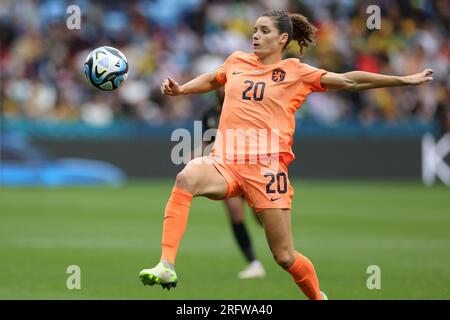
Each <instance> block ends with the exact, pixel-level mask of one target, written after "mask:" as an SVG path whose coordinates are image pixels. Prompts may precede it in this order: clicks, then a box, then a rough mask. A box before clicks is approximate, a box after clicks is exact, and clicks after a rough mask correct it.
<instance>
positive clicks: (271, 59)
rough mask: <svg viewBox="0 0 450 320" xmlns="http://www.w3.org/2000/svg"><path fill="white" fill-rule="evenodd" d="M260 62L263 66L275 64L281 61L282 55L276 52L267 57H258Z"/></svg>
mask: <svg viewBox="0 0 450 320" xmlns="http://www.w3.org/2000/svg"><path fill="white" fill-rule="evenodd" d="M258 61H259V62H261V63H262V64H267V65H268V64H274V63H277V62H280V61H281V53H279V52H275V53H273V54H270V55H268V56H265V57H262V58H261V57H258Z"/></svg>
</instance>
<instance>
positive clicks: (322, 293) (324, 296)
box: [320, 291, 328, 300]
mask: <svg viewBox="0 0 450 320" xmlns="http://www.w3.org/2000/svg"><path fill="white" fill-rule="evenodd" d="M320 295H321V296H322V300H328V297H327V295H326V294H325V292H323V291H320Z"/></svg>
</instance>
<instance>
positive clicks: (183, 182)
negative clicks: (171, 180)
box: [175, 170, 195, 194]
mask: <svg viewBox="0 0 450 320" xmlns="http://www.w3.org/2000/svg"><path fill="white" fill-rule="evenodd" d="M193 180H194V179H193V177H191V175H190V174H189V173H188V172H186V171H185V170H183V171H181V172H179V173H178V174H177V177H176V178H175V186H177V187H178V188H180V189H183V190H186V191H188V192H189V193H191V194H193V192H194V188H195V183H194V181H193Z"/></svg>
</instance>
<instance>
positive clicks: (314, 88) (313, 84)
mask: <svg viewBox="0 0 450 320" xmlns="http://www.w3.org/2000/svg"><path fill="white" fill-rule="evenodd" d="M299 72H300V75H299V76H300V81H301V82H303V84H304V85H305V86H306V87H307V88H309V89H310V90H311V92H323V91H326V90H327V88H326V87H324V86H323V85H322V83H321V78H322V76H323V75H324V74H326V73H327V71H326V70H323V69H318V68H315V67H312V66H310V65H308V64H305V63H300V70H299Z"/></svg>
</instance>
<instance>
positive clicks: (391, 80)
mask: <svg viewBox="0 0 450 320" xmlns="http://www.w3.org/2000/svg"><path fill="white" fill-rule="evenodd" d="M432 74H433V70H431V69H425V70H423V71H422V72H420V73H416V74H413V75H410V76H403V77H398V76H387V75H383V74H377V73H371V72H365V71H351V72H347V73H333V72H328V73H326V74H324V75H323V76H322V78H321V83H322V85H323V86H324V87H327V88H328V89H343V90H351V91H358V90H365V89H374V88H383V87H400V86H417V85H419V84H422V83H425V82H429V81H431V80H433V77H432Z"/></svg>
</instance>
